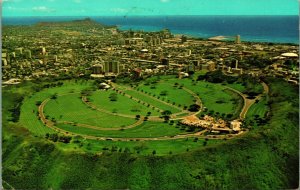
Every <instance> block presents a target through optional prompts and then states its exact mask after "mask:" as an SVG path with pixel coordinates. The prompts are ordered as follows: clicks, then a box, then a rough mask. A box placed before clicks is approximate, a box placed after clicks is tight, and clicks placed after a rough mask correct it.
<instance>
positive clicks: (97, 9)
mask: <svg viewBox="0 0 300 190" xmlns="http://www.w3.org/2000/svg"><path fill="white" fill-rule="evenodd" d="M0 1H1V0H0ZM298 13H299V6H298V0H2V15H3V16H125V15H126V16H131V15H298Z"/></svg>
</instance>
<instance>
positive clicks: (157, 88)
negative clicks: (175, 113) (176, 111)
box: [138, 81, 194, 107]
mask: <svg viewBox="0 0 300 190" xmlns="http://www.w3.org/2000/svg"><path fill="white" fill-rule="evenodd" d="M173 85H174V83H170V82H169V81H162V82H158V83H155V84H150V85H145V83H144V84H141V85H139V86H138V89H139V91H141V90H143V92H148V93H151V96H153V95H155V96H156V97H158V96H159V97H160V98H161V99H163V100H164V101H166V102H169V103H173V102H175V105H176V106H178V105H181V107H183V106H189V105H191V104H193V103H194V102H193V100H194V97H193V95H192V94H190V93H188V92H186V91H185V90H183V89H179V86H177V87H174V86H173ZM164 92H165V93H166V95H161V93H164Z"/></svg>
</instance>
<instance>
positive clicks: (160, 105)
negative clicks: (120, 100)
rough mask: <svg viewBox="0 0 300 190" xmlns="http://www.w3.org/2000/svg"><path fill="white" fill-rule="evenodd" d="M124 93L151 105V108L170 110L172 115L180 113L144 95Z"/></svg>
mask: <svg viewBox="0 0 300 190" xmlns="http://www.w3.org/2000/svg"><path fill="white" fill-rule="evenodd" d="M125 93H126V94H129V95H131V96H133V97H135V98H138V99H139V100H142V101H144V102H147V103H149V104H151V105H152V106H154V107H157V108H159V109H161V110H170V111H171V112H172V113H177V112H180V111H181V110H179V109H177V108H175V107H172V106H169V105H166V104H164V103H162V102H159V101H158V100H155V99H153V98H151V97H149V96H148V95H146V94H143V93H140V92H137V91H135V90H126V91H125Z"/></svg>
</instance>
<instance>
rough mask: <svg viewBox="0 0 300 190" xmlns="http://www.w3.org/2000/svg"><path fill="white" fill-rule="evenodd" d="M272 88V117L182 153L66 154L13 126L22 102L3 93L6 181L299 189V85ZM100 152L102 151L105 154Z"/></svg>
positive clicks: (275, 82) (45, 185)
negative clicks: (246, 130)
mask: <svg viewBox="0 0 300 190" xmlns="http://www.w3.org/2000/svg"><path fill="white" fill-rule="evenodd" d="M267 82H268V84H269V86H270V90H271V91H270V97H269V100H268V101H269V102H268V103H269V106H270V114H269V119H268V121H267V122H266V124H265V125H262V126H259V127H256V128H253V129H252V130H251V131H250V132H249V133H247V134H246V135H244V136H243V137H240V138H236V139H233V140H227V142H226V143H222V144H218V145H212V146H207V147H206V148H199V150H196V151H189V152H186V153H182V154H179V155H178V154H177V155H172V154H170V155H169V156H156V151H153V152H152V155H149V156H138V155H136V154H130V153H129V152H128V151H124V152H122V153H119V152H113V151H112V152H104V153H103V154H102V155H101V154H96V153H95V154H92V153H85V152H79V151H63V150H62V149H61V148H59V146H56V145H58V144H57V143H54V142H53V141H49V140H46V139H45V138H42V137H35V136H33V135H31V133H29V132H28V131H27V130H26V129H25V128H23V127H22V126H18V125H17V124H15V123H13V122H8V119H9V118H10V115H11V114H10V113H11V110H10V109H11V108H15V107H16V106H17V104H18V99H15V98H13V97H14V95H15V93H22V92H20V91H17V92H14V91H13V90H11V91H5V92H4V93H3V99H4V100H5V101H4V102H5V103H4V104H3V108H2V109H3V115H4V117H3V119H4V122H3V142H2V143H3V154H2V155H3V179H4V180H5V181H6V182H7V183H9V184H10V185H11V186H13V187H14V188H16V189H49V188H52V189H86V188H90V189H127V188H129V189H292V188H297V187H298V181H299V179H298V176H299V173H298V168H299V165H298V161H299V150H298V145H299V138H298V134H299V128H298V127H299V124H298V123H299V117H298V116H299V110H298V106H299V102H298V88H296V87H294V86H291V85H289V84H287V83H286V82H285V81H283V80H279V79H267ZM99 152H100V150H99Z"/></svg>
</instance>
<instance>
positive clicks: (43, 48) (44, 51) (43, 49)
mask: <svg viewBox="0 0 300 190" xmlns="http://www.w3.org/2000/svg"><path fill="white" fill-rule="evenodd" d="M42 55H46V48H45V47H42Z"/></svg>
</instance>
